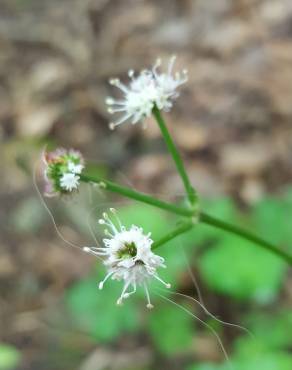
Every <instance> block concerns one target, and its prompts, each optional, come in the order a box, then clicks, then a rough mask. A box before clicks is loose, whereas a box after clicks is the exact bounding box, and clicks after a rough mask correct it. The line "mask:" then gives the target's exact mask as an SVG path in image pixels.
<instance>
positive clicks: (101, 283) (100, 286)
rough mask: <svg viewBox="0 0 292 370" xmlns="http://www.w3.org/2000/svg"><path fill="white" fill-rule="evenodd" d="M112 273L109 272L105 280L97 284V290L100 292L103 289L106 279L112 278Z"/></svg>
mask: <svg viewBox="0 0 292 370" xmlns="http://www.w3.org/2000/svg"><path fill="white" fill-rule="evenodd" d="M113 273H114V272H113V271H111V272H109V273H108V274H107V275H106V276H105V278H104V279H103V280H102V281H101V282H100V283H99V284H98V289H99V290H102V289H103V286H104V283H105V282H106V281H107V279H108V278H110V277H111V276H112V274H113Z"/></svg>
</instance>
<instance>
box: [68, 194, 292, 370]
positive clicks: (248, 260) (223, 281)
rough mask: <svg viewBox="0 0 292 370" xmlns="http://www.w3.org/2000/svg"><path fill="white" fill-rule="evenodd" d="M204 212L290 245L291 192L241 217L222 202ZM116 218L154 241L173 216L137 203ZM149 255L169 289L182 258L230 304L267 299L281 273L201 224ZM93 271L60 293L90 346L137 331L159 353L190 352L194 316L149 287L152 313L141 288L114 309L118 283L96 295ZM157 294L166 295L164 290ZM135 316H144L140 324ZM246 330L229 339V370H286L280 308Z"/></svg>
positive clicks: (286, 332)
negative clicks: (162, 264) (161, 264)
mask: <svg viewBox="0 0 292 370" xmlns="http://www.w3.org/2000/svg"><path fill="white" fill-rule="evenodd" d="M205 209H206V211H207V212H208V213H210V214H212V215H214V216H217V217H218V218H221V219H224V220H226V221H232V222H233V223H238V224H241V225H242V226H244V225H246V228H247V229H254V231H255V232H257V233H258V234H259V235H262V236H263V237H264V238H266V239H270V240H273V241H274V242H279V243H281V245H283V247H285V246H286V247H288V245H289V243H290V244H291V241H292V231H291V228H290V227H289V226H290V225H289V222H290V220H291V219H292V193H291V192H290V193H289V192H288V193H287V194H285V195H284V196H283V197H282V198H278V199H276V198H267V199H264V200H262V201H261V202H259V203H258V204H256V205H255V207H253V208H252V209H251V210H250V212H248V213H245V214H242V213H241V212H239V210H238V209H236V207H235V205H234V203H233V202H232V201H231V200H228V199H216V200H213V201H208V202H206V204H205V205H204V210H205ZM118 213H119V217H120V219H121V220H122V222H123V224H125V225H126V226H131V225H132V224H136V225H140V226H141V227H143V229H144V231H145V233H147V232H151V234H152V238H153V239H154V240H158V239H159V238H161V237H162V236H164V235H165V234H167V233H168V232H169V231H170V230H171V229H172V228H174V227H175V221H174V219H173V218H171V217H169V215H168V214H167V213H165V212H162V211H159V210H157V209H155V208H154V207H150V206H145V205H142V204H131V205H126V206H123V207H121V208H119V209H118ZM279 219H280V220H281V222H279ZM182 247H183V248H182ZM198 251H199V252H200V253H197V252H198ZM157 253H158V254H159V255H161V256H163V257H164V258H165V259H166V264H167V269H165V270H163V269H161V270H160V272H159V275H160V276H161V277H162V278H163V279H164V280H165V281H167V282H170V283H171V284H172V289H174V290H175V289H177V288H178V287H179V286H180V285H181V283H182V282H184V278H185V276H187V268H186V267H187V262H186V260H187V261H189V262H190V263H191V264H194V265H195V266H196V267H199V271H200V274H201V278H202V279H203V281H204V282H205V283H206V285H207V286H208V287H209V288H210V290H211V292H218V293H222V294H226V295H228V296H230V297H231V298H233V299H238V300H252V301H253V302H254V303H255V304H258V303H260V304H266V303H269V302H271V301H273V300H275V298H276V297H277V295H278V294H279V291H280V288H281V286H282V284H283V280H284V277H285V273H286V265H285V263H283V262H282V261H281V260H280V259H278V258H277V257H276V256H274V255H273V254H271V253H269V252H267V251H265V250H264V249H260V248H259V247H257V246H254V245H253V244H252V243H250V242H246V241H244V240H242V239H240V238H239V237H235V236H232V235H229V234H227V233H225V232H223V231H219V230H216V229H214V228H212V227H210V226H206V225H201V224H199V225H198V226H196V227H195V228H193V229H192V230H191V231H190V232H188V233H186V234H184V235H181V236H180V237H177V238H176V239H174V240H172V241H170V242H168V243H167V244H165V245H164V246H161V247H160V248H159V249H158V250H157ZM184 253H185V255H186V256H184ZM196 253H197V254H198V256H196V255H195V254H196ZM101 270H102V272H101V274H99V275H100V276H99V278H88V279H85V280H83V281H81V282H79V283H77V284H75V285H73V286H72V288H71V289H70V290H69V291H68V294H67V304H68V308H69V311H70V312H71V315H72V317H73V319H74V322H75V323H76V325H77V326H78V327H79V328H80V330H85V331H87V332H88V333H90V334H91V335H92V337H93V338H95V340H96V341H98V342H112V341H114V340H116V339H117V338H118V337H120V336H121V335H123V334H124V333H125V332H133V331H138V330H144V331H147V332H148V334H149V336H150V337H151V339H152V342H153V344H154V345H155V347H156V349H157V350H158V351H159V352H161V353H162V354H164V355H167V356H172V355H175V354H178V353H182V352H184V351H190V348H191V345H192V343H193V342H194V341H195V335H196V331H195V327H194V325H195V319H193V318H192V317H191V316H189V315H188V314H187V313H185V312H184V311H183V310H181V309H179V308H177V307H175V306H173V305H171V303H169V304H168V303H165V302H164V301H163V300H162V299H161V298H160V297H159V296H158V295H157V294H155V292H157V290H156V288H157V287H159V288H160V287H161V285H160V284H159V285H158V284H156V282H153V284H151V288H150V292H151V299H152V301H154V305H155V308H154V309H153V310H152V311H149V312H148V311H146V309H145V297H144V292H143V290H138V294H137V295H135V296H133V297H131V298H130V299H129V300H126V301H125V303H124V305H123V306H122V307H117V306H116V304H115V302H116V300H117V298H118V296H119V295H120V292H121V287H122V284H121V283H119V282H116V281H109V282H108V283H107V284H106V285H105V287H104V289H103V290H102V291H99V290H98V288H97V283H98V281H99V280H100V279H101V278H102V276H103V274H104V270H103V268H101ZM160 292H161V291H160V290H159V293H160ZM162 294H164V295H167V294H168V293H167V291H166V290H165V292H163V293H162ZM210 294H212V293H210ZM172 298H173V297H172ZM138 302H140V303H141V305H140V304H137V303H138ZM255 307H257V306H255ZM139 315H141V316H142V317H143V318H144V320H143V322H144V324H143V323H142V322H141V321H140V320H139V317H140V316H139ZM246 327H247V328H249V329H250V330H251V331H252V332H253V333H254V334H255V336H256V341H255V340H253V339H252V338H249V337H247V336H243V337H240V338H239V339H238V340H237V341H236V344H235V347H234V349H233V351H232V349H229V352H231V355H232V356H231V360H232V364H233V367H234V368H235V369H236V370H279V369H281V370H288V369H289V370H290V369H291V361H292V360H291V356H289V355H288V354H286V353H285V352H283V351H284V350H285V349H287V348H288V346H289V345H290V344H291V342H292V337H291V335H292V334H291V333H292V316H291V312H289V311H281V312H279V313H277V314H276V315H274V316H273V315H272V314H269V313H265V314H264V313H263V312H259V313H253V314H249V316H248V317H247V323H246ZM267 333H269V334H270V335H267ZM289 365H290V367H289ZM187 370H229V367H228V364H227V363H223V364H193V365H191V366H190V367H188V368H187Z"/></svg>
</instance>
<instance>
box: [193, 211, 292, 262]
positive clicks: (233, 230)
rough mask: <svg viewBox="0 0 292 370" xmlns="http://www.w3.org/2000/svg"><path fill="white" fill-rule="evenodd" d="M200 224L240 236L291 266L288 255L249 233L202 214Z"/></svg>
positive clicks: (291, 258) (290, 257)
mask: <svg viewBox="0 0 292 370" xmlns="http://www.w3.org/2000/svg"><path fill="white" fill-rule="evenodd" d="M200 222H202V223H205V224H207V225H210V226H213V227H216V228H218V229H221V230H225V231H227V232H229V233H232V234H235V235H237V236H241V237H242V238H244V239H247V240H249V241H251V242H253V243H255V244H257V245H258V246H260V247H262V248H264V249H266V250H268V251H270V252H272V253H274V254H276V255H277V256H279V257H281V258H283V259H284V260H286V261H287V262H288V263H289V264H290V265H292V256H291V255H290V254H288V253H286V252H285V251H283V250H281V249H279V248H277V247H276V246H275V245H273V244H271V243H270V242H267V241H266V240H264V239H262V238H260V237H258V236H256V235H254V234H252V233H250V232H249V231H246V230H243V229H241V228H240V227H238V226H235V225H232V224H229V223H227V222H225V221H221V220H218V219H217V218H214V217H212V216H209V215H208V214H206V213H203V212H201V213H200Z"/></svg>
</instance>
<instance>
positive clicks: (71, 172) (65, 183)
mask: <svg viewBox="0 0 292 370" xmlns="http://www.w3.org/2000/svg"><path fill="white" fill-rule="evenodd" d="M83 167H84V166H83V165H82V164H75V163H73V162H69V163H68V172H66V173H64V174H63V175H62V177H61V178H60V186H61V187H62V188H63V189H65V190H67V191H72V190H74V189H77V188H78V185H79V179H80V176H78V175H79V174H80V173H81V172H82V170H83Z"/></svg>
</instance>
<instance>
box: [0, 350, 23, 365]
mask: <svg viewBox="0 0 292 370" xmlns="http://www.w3.org/2000/svg"><path fill="white" fill-rule="evenodd" d="M20 357H21V355H20V352H19V351H18V350H17V349H16V348H14V347H12V346H10V345H7V344H4V343H0V370H12V369H15V368H16V367H17V366H18V365H19V363H20Z"/></svg>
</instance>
